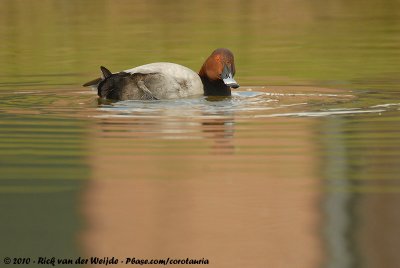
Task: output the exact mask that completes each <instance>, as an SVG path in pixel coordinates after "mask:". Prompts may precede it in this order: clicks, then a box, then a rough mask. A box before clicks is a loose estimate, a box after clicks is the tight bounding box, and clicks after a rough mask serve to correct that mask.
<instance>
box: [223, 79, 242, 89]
mask: <svg viewBox="0 0 400 268" xmlns="http://www.w3.org/2000/svg"><path fill="white" fill-rule="evenodd" d="M222 81H224V83H225V85H227V86H228V87H231V88H238V87H239V84H238V83H237V82H236V81H235V79H233V77H227V78H224V79H222Z"/></svg>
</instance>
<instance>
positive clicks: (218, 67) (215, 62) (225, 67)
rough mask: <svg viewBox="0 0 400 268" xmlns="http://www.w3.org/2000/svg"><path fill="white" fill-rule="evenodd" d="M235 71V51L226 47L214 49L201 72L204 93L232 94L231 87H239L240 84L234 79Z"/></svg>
mask: <svg viewBox="0 0 400 268" xmlns="http://www.w3.org/2000/svg"><path fill="white" fill-rule="evenodd" d="M235 71H236V70H235V61H234V57H233V53H232V52H231V51H230V50H229V49H226V48H218V49H216V50H214V52H213V53H211V55H210V56H209V57H208V58H207V59H206V61H205V62H204V64H203V66H202V67H201V69H200V72H199V76H200V78H201V80H202V82H203V85H204V95H206V96H230V95H231V88H238V87H239V84H238V83H237V82H236V81H235V79H233V77H234V76H235Z"/></svg>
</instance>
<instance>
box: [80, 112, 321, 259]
mask: <svg viewBox="0 0 400 268" xmlns="http://www.w3.org/2000/svg"><path fill="white" fill-rule="evenodd" d="M166 120H168V119H167V118H164V117H160V118H158V119H155V118H149V119H147V118H141V119H129V118H128V119H125V118H123V119H121V118H119V119H116V118H105V119H104V118H103V119H101V120H100V121H99V123H98V125H97V127H96V129H95V131H94V133H93V137H92V139H91V143H90V144H91V146H90V150H91V151H92V152H91V160H90V162H91V167H92V171H93V172H92V178H93V179H92V180H90V182H89V184H88V185H87V188H86V190H85V191H84V192H83V194H84V197H83V200H84V202H83V204H82V206H83V214H84V217H85V219H86V221H87V222H88V226H87V228H86V229H85V230H84V231H83V235H82V237H83V244H84V248H85V252H86V254H88V255H107V254H111V253H112V254H114V255H116V256H121V257H123V256H132V254H134V255H135V256H136V257H142V258H151V257H165V256H170V257H176V258H183V257H198V258H201V257H205V258H208V259H210V261H211V263H212V266H213V267H264V266H271V267H285V266H287V265H288V264H290V263H292V262H293V261H294V260H296V263H298V264H299V265H300V266H302V267H315V266H318V263H320V262H321V256H322V255H323V254H322V253H321V249H322V245H321V243H320V241H319V240H318V238H317V237H316V236H315V235H314V230H315V229H316V228H318V226H319V225H320V219H319V218H318V214H317V213H315V212H314V208H315V203H317V202H318V200H319V199H320V198H321V197H320V193H319V192H318V191H315V190H314V189H316V188H317V187H318V186H319V185H320V181H319V180H317V178H316V177H315V176H316V175H315V174H316V173H315V170H313V167H312V166H310V165H306V163H310V162H313V163H316V162H318V158H317V156H316V152H315V151H314V148H315V147H314V145H313V144H312V137H313V133H312V132H310V129H311V128H310V126H311V125H313V123H312V122H308V120H305V119H293V120H289V121H291V123H290V124H286V123H285V124H281V122H280V121H277V120H271V121H270V122H266V125H264V126H261V125H259V124H258V123H257V122H247V121H246V122H243V121H239V122H237V121H236V120H235V117H234V115H233V114H232V115H224V116H220V117H218V118H215V119H214V118H212V117H203V118H201V117H199V118H198V119H195V120H190V121H185V120H184V119H182V120H180V121H179V122H176V121H173V123H174V124H168V122H166ZM177 124H180V125H179V128H178V129H190V130H191V131H190V132H189V133H187V132H186V133H174V134H173V135H174V136H173V137H175V139H171V132H170V131H169V130H173V129H176V128H177ZM254 124H255V125H254ZM138 125H140V128H137V126H138ZM304 126H306V127H304ZM122 129H123V130H127V129H129V132H126V131H121V130H122ZM256 129H257V131H254V130H256ZM268 133H269V134H268ZM266 134H267V135H273V136H276V137H275V138H274V139H268V138H267V139H266V138H265V135H266ZM176 135H183V136H184V137H185V138H184V139H176V138H177V136H176ZM294 136H295V137H296V138H295V139H293V137H294ZM144 148H146V149H144ZM280 148H284V149H283V150H281V149H280ZM272 151H273V152H274V153H273V154H272V153H271V152H272ZM221 154H223V157H221ZM127 166H129V167H131V168H129V169H127V168H126V167H127ZM288 204H290V205H288ZM292 222H296V225H293V224H292Z"/></svg>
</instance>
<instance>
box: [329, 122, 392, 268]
mask: <svg viewBox="0 0 400 268" xmlns="http://www.w3.org/2000/svg"><path fill="white" fill-rule="evenodd" d="M393 119H394V120H393ZM395 121H397V119H396V118H391V119H389V118H387V117H386V118H382V117H368V118H357V119H353V118H330V119H327V120H325V124H324V127H323V129H324V135H323V137H324V140H323V142H324V144H325V146H326V148H325V151H326V159H325V161H324V178H325V184H326V185H327V187H328V188H329V189H331V190H330V191H328V192H327V194H326V195H325V197H324V202H323V207H322V208H323V209H324V213H325V219H324V221H325V223H324V226H325V227H324V233H325V238H326V247H327V251H328V252H329V256H328V258H327V259H326V261H325V262H326V264H327V265H326V266H327V267H396V266H397V264H398V263H399V261H400V259H399V256H398V253H397V251H396V250H393V249H395V248H398V247H399V246H400V241H399V239H398V237H399V231H398V225H399V223H400V217H399V216H398V215H399V214H398V213H397V211H398V205H399V202H400V199H399V195H398V190H399V181H398V174H399V172H400V156H399V154H398V152H399V149H400V143H399V140H398V139H396V138H393V139H392V138H388V137H387V133H400V125H398V124H393V123H394V122H395ZM355 122H357V123H356V126H355ZM372 129H373V130H374V132H373V133H374V139H373V143H371V137H370V136H369V135H366V133H368V132H369V131H371V130H372ZM369 143H371V144H369ZM361 144H369V146H360V145H361ZM368 193H372V194H368Z"/></svg>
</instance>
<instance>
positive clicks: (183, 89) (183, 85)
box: [124, 62, 204, 99]
mask: <svg viewBox="0 0 400 268" xmlns="http://www.w3.org/2000/svg"><path fill="white" fill-rule="evenodd" d="M124 72H126V73H130V74H135V73H140V74H143V75H146V76H147V77H146V84H147V88H148V89H149V90H150V91H151V92H152V93H153V94H154V96H155V97H157V98H160V99H173V98H181V97H188V96H192V95H200V94H203V93H204V89H203V83H202V82H201V79H200V77H199V75H198V74H197V73H195V72H194V71H192V70H190V69H189V68H187V67H185V66H182V65H179V64H175V63H169V62H157V63H150V64H146V65H142V66H138V67H135V68H132V69H129V70H125V71H124Z"/></svg>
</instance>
